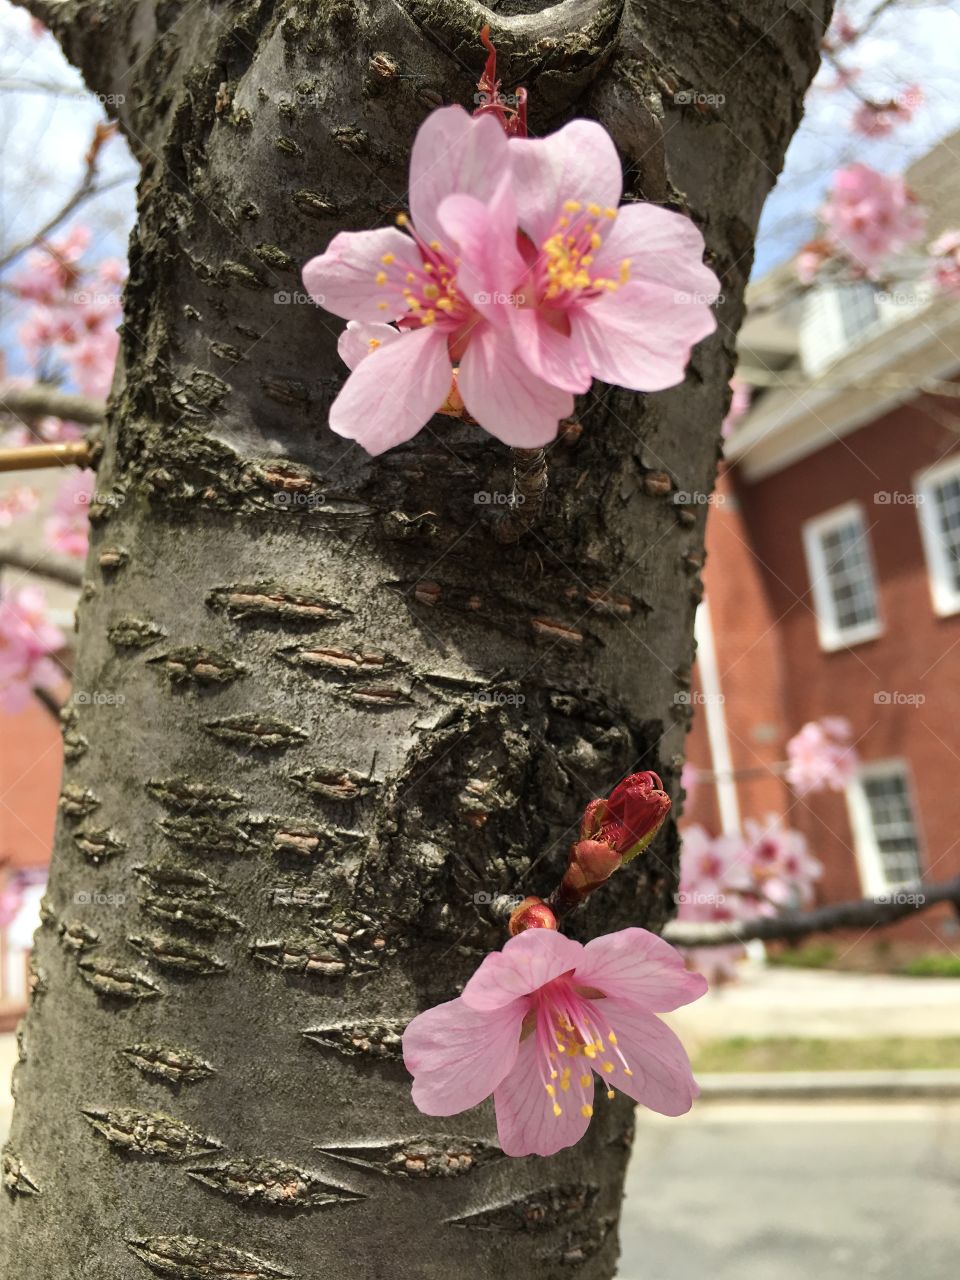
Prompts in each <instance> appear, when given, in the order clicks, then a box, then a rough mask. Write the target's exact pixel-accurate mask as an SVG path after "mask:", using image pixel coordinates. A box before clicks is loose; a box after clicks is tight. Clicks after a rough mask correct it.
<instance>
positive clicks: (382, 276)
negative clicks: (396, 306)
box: [375, 271, 387, 284]
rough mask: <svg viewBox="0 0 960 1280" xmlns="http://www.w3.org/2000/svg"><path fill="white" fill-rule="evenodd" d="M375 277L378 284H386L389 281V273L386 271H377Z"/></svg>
mask: <svg viewBox="0 0 960 1280" xmlns="http://www.w3.org/2000/svg"><path fill="white" fill-rule="evenodd" d="M375 279H376V281H377V284H386V283H387V273H386V272H385V271H378V272H377V274H376V277H375Z"/></svg>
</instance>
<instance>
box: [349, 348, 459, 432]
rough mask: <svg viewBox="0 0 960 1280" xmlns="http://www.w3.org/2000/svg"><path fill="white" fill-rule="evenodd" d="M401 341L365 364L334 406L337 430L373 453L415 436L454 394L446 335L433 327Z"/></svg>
mask: <svg viewBox="0 0 960 1280" xmlns="http://www.w3.org/2000/svg"><path fill="white" fill-rule="evenodd" d="M401 338H402V341H400V342H389V343H387V344H386V346H383V347H378V348H377V350H376V351H373V352H371V354H370V355H368V356H367V358H366V359H365V360H362V361H361V362H360V364H359V365H358V366H357V368H356V369H355V370H354V371H353V373H351V375H350V377H349V378H348V379H347V381H346V383H345V384H344V387H343V390H342V391H341V392H340V394H339V395H338V396H337V398H336V400H334V402H333V404H332V405H331V407H330V427H331V430H333V431H335V432H336V433H337V435H340V436H346V438H347V439H348V440H356V441H358V443H360V444H361V445H363V447H364V449H366V451H367V453H369V454H373V455H376V454H378V453H383V451H384V450H385V449H392V448H393V447H394V445H398V444H402V443H403V441H404V440H409V439H410V438H411V436H415V435H416V434H417V432H418V431H419V430H420V428H421V427H423V426H425V425H426V423H427V422H429V421H430V419H431V418H432V417H433V415H434V414H435V413H436V411H437V409H439V407H440V405H442V404H443V402H444V399H445V398H446V395H447V392H448V391H449V390H450V382H451V379H452V376H453V373H452V368H451V365H450V357H449V356H448V355H447V342H446V338H445V336H444V335H443V334H442V333H440V332H438V331H437V330H436V329H434V328H432V327H428V328H423V329H414V330H412V331H410V332H408V333H404V334H402V335H401Z"/></svg>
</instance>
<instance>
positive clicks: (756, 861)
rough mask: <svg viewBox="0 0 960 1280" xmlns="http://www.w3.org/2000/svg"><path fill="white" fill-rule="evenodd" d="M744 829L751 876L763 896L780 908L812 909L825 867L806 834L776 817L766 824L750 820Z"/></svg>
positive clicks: (770, 818) (770, 816)
mask: <svg viewBox="0 0 960 1280" xmlns="http://www.w3.org/2000/svg"><path fill="white" fill-rule="evenodd" d="M743 826H744V835H745V852H746V856H747V857H748V858H749V862H750V874H751V876H752V879H753V881H754V883H755V885H756V886H757V889H758V890H759V892H760V894H761V895H762V897H763V898H764V899H766V901H767V902H768V903H770V904H771V905H772V906H774V907H776V908H777V909H796V908H798V907H808V906H810V904H811V903H812V902H813V886H814V881H816V880H818V879H819V878H820V876H821V874H822V873H823V867H822V865H821V863H820V862H818V861H817V859H816V858H814V857H812V856H811V854H810V852H809V850H808V848H807V841H806V838H805V837H804V835H803V834H802V833H801V832H799V831H794V830H793V829H791V828H788V827H785V826H784V825H783V823H782V821H781V820H780V819H779V818H777V817H776V816H775V815H773V814H770V815H768V817H767V819H766V821H765V822H763V823H760V822H757V821H756V820H754V819H753V818H748V819H747V820H746V821H745V822H744V824H743Z"/></svg>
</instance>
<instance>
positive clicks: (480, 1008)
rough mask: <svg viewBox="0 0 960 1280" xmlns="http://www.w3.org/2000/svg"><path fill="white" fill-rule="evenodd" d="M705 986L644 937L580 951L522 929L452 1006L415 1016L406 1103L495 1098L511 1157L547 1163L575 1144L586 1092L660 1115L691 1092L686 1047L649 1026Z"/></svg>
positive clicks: (438, 1104)
mask: <svg viewBox="0 0 960 1280" xmlns="http://www.w3.org/2000/svg"><path fill="white" fill-rule="evenodd" d="M706 989H707V984H706V982H705V981H704V979H703V978H702V977H701V976H700V975H699V974H695V973H689V972H687V971H686V970H685V969H684V966H683V961H682V960H681V958H680V956H679V955H678V953H677V952H676V951H675V950H674V949H673V948H672V947H671V946H669V944H668V943H666V942H664V941H663V939H662V938H658V937H656V936H655V935H654V934H652V933H648V932H647V931H646V930H645V929H622V930H621V931H620V932H619V933H611V934H608V935H606V936H605V937H600V938H594V939H593V941H592V942H588V943H587V944H586V946H583V945H582V944H581V943H579V942H575V941H574V940H573V939H572V938H567V937H565V936H564V935H563V934H561V933H557V932H556V931H554V930H553V929H528V930H526V932H524V933H519V934H517V936H516V937H514V938H511V939H510V940H509V941H508V942H507V943H506V944H505V945H504V947H503V949H502V950H501V951H494V952H492V953H491V954H490V955H488V956H486V958H485V959H484V960H483V962H482V963H481V965H480V967H479V968H478V969H477V971H476V973H475V974H474V975H473V977H472V978H470V980H469V981H468V982H467V984H466V986H465V987H464V989H463V994H462V995H461V996H459V997H458V998H457V999H456V1000H450V1001H448V1002H447V1003H446V1004H441V1005H437V1007H436V1008H433V1009H428V1010H427V1011H426V1012H425V1013H421V1014H420V1015H419V1016H418V1017H416V1018H414V1019H413V1021H412V1022H411V1023H410V1025H409V1026H408V1027H407V1029H406V1031H405V1032H404V1035H403V1058H404V1062H405V1063H406V1066H407V1070H408V1071H409V1072H410V1074H411V1075H412V1076H413V1078H414V1080H413V1091H412V1092H413V1101H414V1103H415V1105H416V1106H417V1107H418V1108H419V1109H420V1110H421V1111H422V1112H424V1113H425V1114H426V1115H430V1116H452V1115H457V1114H458V1113H459V1112H461V1111H466V1110H468V1109H469V1108H470V1107H475V1106H477V1104H478V1103H480V1102H482V1101H483V1100H484V1099H485V1098H488V1097H489V1096H490V1095H491V1094H492V1095H493V1101H494V1107H495V1109H496V1115H497V1131H498V1134H499V1137H500V1145H501V1147H502V1148H503V1150H504V1151H505V1152H506V1154H507V1155H509V1156H526V1155H541V1156H549V1155H553V1154H554V1153H555V1152H557V1151H560V1150H561V1149H562V1148H563V1147H569V1146H572V1145H573V1143H575V1142H578V1141H579V1140H580V1138H582V1137H583V1135H584V1133H585V1132H586V1130H587V1126H588V1125H589V1123H590V1117H591V1116H592V1115H593V1103H594V1085H595V1081H597V1080H598V1081H599V1083H600V1085H601V1087H602V1088H603V1090H604V1092H605V1093H606V1094H607V1095H608V1097H611V1098H612V1097H613V1096H614V1091H615V1090H616V1089H619V1090H620V1091H621V1092H622V1093H625V1094H626V1095H627V1097H629V1098H633V1099H634V1101H636V1102H640V1103H643V1105H644V1106H646V1107H649V1108H650V1109H651V1110H652V1111H658V1112H660V1113H661V1114H662V1115H668V1116H678V1115H682V1114H683V1113H684V1112H685V1111H689V1109H690V1107H691V1105H692V1103H693V1100H694V1098H695V1097H696V1096H697V1093H698V1092H699V1090H698V1088H697V1085H696V1083H695V1082H694V1079H693V1075H692V1073H691V1071H690V1062H689V1059H688V1058H687V1055H686V1052H685V1051H684V1048H683V1045H682V1044H681V1043H680V1041H679V1040H678V1039H677V1037H676V1036H675V1035H674V1033H673V1032H672V1031H671V1030H670V1029H669V1027H667V1026H665V1025H664V1024H663V1022H661V1020H660V1019H659V1018H658V1017H657V1014H658V1013H665V1012H667V1011H669V1010H671V1009H677V1008H679V1006H680V1005H684V1004H689V1003H690V1002H691V1001H692V1000H696V999H698V997H700V996H702V995H703V994H704V992H705V991H706Z"/></svg>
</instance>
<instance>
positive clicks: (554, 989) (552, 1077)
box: [536, 976, 633, 1116]
mask: <svg viewBox="0 0 960 1280" xmlns="http://www.w3.org/2000/svg"><path fill="white" fill-rule="evenodd" d="M597 995H598V996H599V998H600V999H603V998H604V997H603V996H602V994H601V993H600V992H597ZM537 1001H538V1005H537V1009H536V1023H537V1050H538V1053H539V1056H540V1077H541V1079H542V1081H543V1087H544V1089H545V1091H546V1094H547V1097H548V1098H549V1100H550V1103H551V1106H552V1110H553V1114H554V1115H555V1116H562V1115H563V1109H564V1106H568V1105H573V1106H578V1107H579V1110H580V1114H581V1115H582V1116H591V1115H593V1106H592V1104H591V1102H590V1098H591V1095H590V1094H589V1093H588V1092H587V1090H588V1088H589V1087H590V1084H591V1082H592V1079H593V1072H594V1071H596V1072H597V1074H598V1075H599V1076H600V1078H601V1080H603V1081H604V1083H605V1085H606V1091H607V1097H608V1098H613V1097H614V1096H615V1094H614V1090H613V1089H612V1088H611V1087H610V1082H609V1077H610V1076H611V1075H613V1073H614V1072H615V1071H616V1069H617V1063H616V1062H615V1061H614V1059H619V1065H620V1066H621V1068H622V1069H623V1072H624V1074H625V1075H628V1076H631V1075H633V1072H632V1071H631V1069H630V1066H629V1064H628V1062H627V1060H626V1058H625V1057H624V1056H623V1054H622V1052H621V1051H620V1048H619V1046H618V1044H617V1036H616V1032H615V1031H614V1030H613V1028H612V1027H611V1026H610V1025H609V1023H608V1022H607V1021H606V1019H605V1018H603V1016H602V1014H601V1013H600V1008H599V1004H598V1001H597V1000H596V999H594V998H592V997H588V996H586V995H584V993H583V991H582V990H579V989H578V988H577V987H576V986H574V983H573V981H572V980H571V978H570V977H569V976H564V977H562V978H556V979H555V980H554V981H553V982H550V983H548V984H547V986H546V987H544V988H543V989H542V990H541V991H540V992H539V994H538V997H537Z"/></svg>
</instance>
